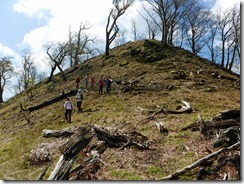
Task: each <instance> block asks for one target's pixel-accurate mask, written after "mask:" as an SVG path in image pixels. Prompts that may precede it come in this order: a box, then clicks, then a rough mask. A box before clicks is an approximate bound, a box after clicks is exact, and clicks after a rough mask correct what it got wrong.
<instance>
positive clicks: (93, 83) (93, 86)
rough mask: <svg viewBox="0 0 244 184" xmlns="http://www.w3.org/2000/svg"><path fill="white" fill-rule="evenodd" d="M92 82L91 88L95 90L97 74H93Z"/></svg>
mask: <svg viewBox="0 0 244 184" xmlns="http://www.w3.org/2000/svg"><path fill="white" fill-rule="evenodd" d="M90 82H91V87H90V90H91V91H94V90H95V76H94V75H92V76H91V81H90Z"/></svg>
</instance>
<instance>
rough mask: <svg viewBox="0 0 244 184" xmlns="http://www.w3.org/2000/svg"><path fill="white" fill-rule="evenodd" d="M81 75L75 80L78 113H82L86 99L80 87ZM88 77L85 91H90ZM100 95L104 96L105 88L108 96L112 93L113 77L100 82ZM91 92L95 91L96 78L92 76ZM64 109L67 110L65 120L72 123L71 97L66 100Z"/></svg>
mask: <svg viewBox="0 0 244 184" xmlns="http://www.w3.org/2000/svg"><path fill="white" fill-rule="evenodd" d="M80 81H81V78H80V75H78V76H77V77H76V79H75V82H76V88H77V89H78V91H77V94H76V96H75V99H76V105H77V108H78V113H80V112H82V108H81V105H82V101H83V99H84V97H83V93H82V89H81V88H79V87H80ZM88 83H89V82H88V75H85V77H84V79H83V86H84V89H85V90H88ZM98 84H99V90H98V91H99V94H101V95H102V94H104V87H106V94H110V91H111V84H112V79H111V77H107V78H105V79H104V78H103V76H101V78H100V80H99V82H98ZM89 89H90V90H92V91H94V90H95V77H94V75H92V76H91V78H90V88H89ZM64 109H65V119H66V121H67V122H69V123H70V122H71V115H72V111H73V109H74V105H73V103H72V100H71V98H70V97H67V98H66V101H65V102H64Z"/></svg>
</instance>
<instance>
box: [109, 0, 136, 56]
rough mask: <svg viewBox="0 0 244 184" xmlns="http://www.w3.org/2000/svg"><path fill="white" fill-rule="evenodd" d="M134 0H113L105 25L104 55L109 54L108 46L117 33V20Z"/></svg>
mask: <svg viewBox="0 0 244 184" xmlns="http://www.w3.org/2000/svg"><path fill="white" fill-rule="evenodd" d="M134 1H135V0H113V6H114V8H112V9H111V10H110V12H109V15H108V20H107V25H106V45H105V56H109V49H110V48H109V47H110V45H111V43H112V42H113V41H114V39H115V38H116V37H117V35H118V33H119V27H118V25H117V21H118V19H119V17H120V16H122V15H123V14H124V13H125V11H126V10H127V9H128V8H129V7H130V6H131V5H132V4H133V3H134Z"/></svg>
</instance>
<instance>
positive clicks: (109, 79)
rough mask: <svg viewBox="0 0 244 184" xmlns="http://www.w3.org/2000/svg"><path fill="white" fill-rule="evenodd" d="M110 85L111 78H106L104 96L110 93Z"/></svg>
mask: <svg viewBox="0 0 244 184" xmlns="http://www.w3.org/2000/svg"><path fill="white" fill-rule="evenodd" d="M111 84H112V79H111V77H107V79H106V94H108V95H109V94H110V91H111Z"/></svg>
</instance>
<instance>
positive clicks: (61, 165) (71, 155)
mask: <svg viewBox="0 0 244 184" xmlns="http://www.w3.org/2000/svg"><path fill="white" fill-rule="evenodd" d="M93 136H94V134H93V133H91V127H79V128H78V130H77V131H76V132H75V133H74V134H73V135H72V136H71V137H70V139H69V141H68V142H67V143H66V144H65V145H64V146H63V147H62V148H60V151H61V153H62V155H61V157H60V159H59V161H58V163H57V164H56V166H55V168H54V170H53V172H52V173H51V175H50V176H49V178H48V180H67V179H69V171H70V169H71V167H72V164H73V162H74V161H75V159H76V157H77V154H78V153H79V152H80V151H81V150H82V149H84V148H85V147H86V146H87V145H88V144H89V143H90V142H91V140H92V138H93Z"/></svg>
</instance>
